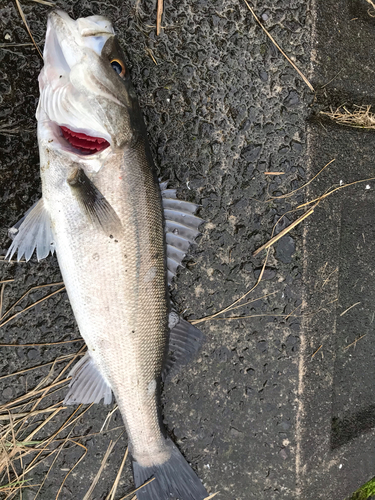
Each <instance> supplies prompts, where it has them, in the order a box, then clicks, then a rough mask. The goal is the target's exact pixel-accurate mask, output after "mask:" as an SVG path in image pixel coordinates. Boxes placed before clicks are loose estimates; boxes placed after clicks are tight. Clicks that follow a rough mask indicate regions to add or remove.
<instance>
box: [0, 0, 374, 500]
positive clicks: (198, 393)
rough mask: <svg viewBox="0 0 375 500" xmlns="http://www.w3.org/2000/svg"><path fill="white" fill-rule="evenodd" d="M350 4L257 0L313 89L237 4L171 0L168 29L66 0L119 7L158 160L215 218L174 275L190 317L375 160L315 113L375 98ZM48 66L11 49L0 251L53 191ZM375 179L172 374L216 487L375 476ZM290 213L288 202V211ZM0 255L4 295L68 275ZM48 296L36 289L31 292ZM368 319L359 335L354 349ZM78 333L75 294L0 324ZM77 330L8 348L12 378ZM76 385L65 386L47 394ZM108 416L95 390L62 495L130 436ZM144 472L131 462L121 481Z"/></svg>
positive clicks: (50, 484)
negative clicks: (42, 143)
mask: <svg viewBox="0 0 375 500" xmlns="http://www.w3.org/2000/svg"><path fill="white" fill-rule="evenodd" d="M353 5H354V2H341V3H337V2H336V3H335V2H333V0H329V1H326V2H321V1H320V0H317V1H316V2H311V3H310V4H309V3H305V2H299V1H297V0H290V1H289V2H285V1H279V2H272V3H269V4H264V3H262V2H254V3H253V6H254V8H255V10H256V12H257V14H258V15H259V16H260V18H261V19H262V21H263V23H264V26H265V27H266V28H267V29H268V30H269V31H270V32H271V33H272V35H273V36H274V37H275V39H277V41H278V42H279V43H280V45H281V46H282V47H283V49H284V50H285V52H286V53H287V54H289V55H290V56H291V57H292V59H293V60H294V61H295V62H296V63H297V64H298V66H299V67H300V68H301V70H302V71H303V72H304V73H305V74H306V75H307V76H308V77H309V78H311V79H312V83H313V84H314V86H315V88H316V89H317V93H316V95H315V96H313V95H312V93H311V92H310V91H309V89H308V88H307V86H306V85H305V84H304V83H303V82H302V81H301V79H300V78H299V77H298V75H297V74H296V72H295V71H294V69H293V68H292V67H291V66H290V65H289V64H288V63H287V62H286V60H285V59H284V58H283V57H282V56H281V55H280V53H279V52H278V51H277V50H276V49H275V47H274V46H273V45H272V44H271V43H270V42H269V40H268V39H267V38H266V36H265V35H264V33H263V32H262V31H261V29H260V28H259V26H257V25H256V23H255V22H254V20H253V18H252V16H251V14H250V12H249V11H248V10H247V9H246V6H245V5H244V4H242V3H228V2H225V1H216V2H206V1H200V2H196V3H189V2H186V1H185V0H183V1H180V2H173V3H171V4H169V3H167V2H165V14H164V18H163V23H162V24H163V26H165V29H163V31H162V33H161V36H160V37H156V34H155V29H154V27H150V26H151V25H154V24H155V12H156V6H155V5H154V3H152V2H150V3H149V2H145V1H141V2H139V1H132V2H126V3H123V2H120V1H118V0H116V1H114V2H112V3H111V4H110V5H106V6H105V5H104V4H99V3H96V2H86V3H83V4H79V3H74V2H71V1H64V2H59V6H61V7H62V8H64V9H66V10H67V11H68V12H69V13H70V15H72V16H74V17H79V16H86V15H90V14H93V13H95V14H96V13H98V14H99V13H100V14H105V15H107V16H108V17H110V18H111V19H112V21H113V22H114V24H115V27H116V30H117V33H118V35H119V38H120V41H121V44H122V46H123V47H124V48H125V49H126V52H127V56H128V58H129V65H130V67H131V72H132V78H133V82H134V84H135V87H136V89H137V92H138V95H139V99H140V103H141V106H142V108H143V110H144V115H145V120H146V125H147V128H148V132H149V137H150V142H151V147H152V151H153V154H154V158H155V160H156V163H157V165H158V168H159V172H160V175H161V176H162V177H163V178H164V179H170V180H171V184H172V185H173V186H174V187H178V188H180V196H181V198H186V199H188V200H190V201H194V202H197V203H200V204H201V205H202V208H201V210H200V213H199V214H200V216H201V217H202V218H204V219H205V220H206V221H207V223H206V225H205V226H204V228H203V231H202V233H203V234H202V236H201V237H200V238H199V239H198V242H197V245H196V246H195V247H194V249H193V251H192V255H191V257H190V258H189V259H188V260H187V262H186V269H185V270H181V271H180V273H179V276H178V279H177V280H176V284H175V286H174V289H173V291H172V298H173V300H174V302H175V304H176V306H177V308H178V309H179V310H180V311H184V315H185V317H186V318H188V319H190V320H192V319H197V318H202V317H205V316H207V315H210V314H213V313H215V312H216V311H219V310H221V309H222V308H223V307H225V306H227V305H229V304H231V303H232V302H233V301H234V300H236V299H238V298H239V297H241V296H242V295H243V294H244V293H245V292H246V291H248V290H249V289H250V288H251V287H252V286H253V285H254V284H255V282H256V279H257V277H258V276H259V271H260V268H261V266H262V264H263V262H264V259H265V253H262V254H260V255H259V256H257V257H253V255H252V254H253V252H254V251H255V250H256V249H257V248H258V247H259V246H261V245H262V244H263V243H265V242H266V241H267V240H268V239H269V238H270V236H271V232H272V228H273V225H274V223H275V222H276V221H277V219H278V218H279V217H280V216H282V215H283V214H284V213H285V212H287V211H288V210H290V209H291V208H292V207H294V206H295V205H296V204H297V203H298V202H302V201H303V200H304V199H305V198H306V199H310V198H312V197H315V196H318V195H320V194H322V193H323V192H324V191H325V190H326V189H327V188H328V187H330V186H331V185H332V184H336V183H339V182H340V180H342V181H343V182H349V181H353V180H356V179H359V178H366V177H371V176H372V175H373V159H374V153H373V146H372V144H373V133H370V132H363V131H352V130H349V129H343V128H339V127H337V126H332V124H330V123H327V122H326V121H322V120H321V118H319V115H318V113H319V111H320V110H327V109H328V108H329V106H330V105H332V106H336V105H339V104H342V103H343V102H342V99H344V100H345V101H347V102H349V103H359V104H361V103H362V102H363V103H366V104H367V103H369V104H371V102H372V101H371V98H372V97H371V96H375V92H374V85H375V84H374V81H375V79H374V75H373V69H372V67H373V65H372V60H371V55H372V50H371V47H372V46H373V42H374V37H375V25H374V20H373V19H371V18H369V16H368V15H367V7H366V6H367V4H366V2H365V0H363V2H358V5H357V7H356V6H353ZM365 7H366V8H365ZM24 10H25V14H26V16H27V19H28V21H29V24H30V28H31V30H32V31H33V33H34V36H35V38H36V40H37V41H41V40H43V37H44V32H45V24H46V20H45V15H46V12H47V11H48V9H47V8H45V7H44V6H42V5H40V4H34V3H30V4H26V3H25V5H24ZM353 18H356V19H355V20H352V19H353ZM0 19H1V20H0V26H1V31H0V33H1V35H2V43H3V42H4V43H5V42H6V43H28V42H29V37H28V35H27V32H26V30H25V28H24V26H23V24H22V22H21V20H20V18H19V14H18V12H17V9H16V7H15V5H13V4H9V5H7V6H0ZM150 51H151V52H152V55H153V57H154V58H155V60H156V61H157V65H156V64H155V63H154V62H153V60H152V58H151V56H150ZM41 64H42V63H41V60H40V59H39V57H38V55H37V54H36V52H35V50H34V49H32V48H31V47H29V46H22V47H10V46H9V47H6V50H4V49H0V89H1V94H2V105H1V108H0V119H1V121H2V124H7V125H11V126H12V127H16V126H17V127H20V129H19V131H18V132H17V133H15V134H12V135H9V134H5V135H0V144H1V147H2V155H1V158H0V204H1V205H0V228H1V229H0V248H1V249H2V251H3V254H4V253H5V249H6V248H7V246H8V244H9V240H8V238H7V228H8V227H9V225H11V224H13V223H14V222H16V221H17V220H18V219H19V218H20V217H21V216H22V214H23V213H24V212H25V211H26V210H27V209H28V208H29V206H30V205H31V204H32V203H33V202H34V201H35V200H36V199H37V198H38V197H39V196H40V180H39V173H38V150H37V143H36V133H35V120H34V112H35V107H36V103H37V97H38V88H37V75H38V72H39V70H40V68H41ZM338 73H339V74H338ZM337 74H338V75H337ZM334 77H335V78H334ZM332 78H334V80H333V81H332V82H331V83H330V84H329V85H327V86H325V87H324V88H323V89H322V86H323V85H325V84H326V83H327V82H329V81H330V80H331V79H332ZM359 97H360V99H361V100H360V102H358V98H359ZM8 128H9V127H8ZM332 158H336V161H335V163H334V164H332V166H331V167H329V169H328V170H327V171H325V173H324V174H323V175H322V176H321V177H320V178H319V179H318V180H317V181H316V182H314V183H313V184H311V185H310V187H309V189H308V192H307V193H306V192H304V191H301V192H300V193H297V194H296V195H295V196H294V197H293V198H286V199H281V200H270V197H271V196H279V195H281V194H285V193H287V192H289V191H291V190H293V189H296V188H297V187H300V186H302V185H303V184H304V183H305V182H306V181H307V180H308V179H310V178H311V177H312V176H313V175H314V174H316V173H317V172H318V171H319V170H320V169H321V168H322V167H323V166H324V165H325V164H326V163H327V162H328V161H329V160H331V159H332ZM267 171H280V172H284V175H281V176H269V175H265V172H267ZM368 184H369V186H370V189H366V185H365V184H360V185H357V186H355V187H353V188H350V189H349V188H348V189H346V190H342V191H341V192H340V193H338V194H336V195H333V197H331V198H329V199H328V200H327V201H326V202H324V204H323V203H322V205H321V207H319V208H318V209H317V210H316V212H315V213H314V214H313V215H312V216H310V217H309V218H308V219H307V220H306V222H305V223H303V225H301V226H298V227H297V228H296V229H294V230H292V231H291V232H290V233H289V234H288V235H287V236H285V237H284V238H282V239H281V240H280V241H279V242H278V243H277V244H276V245H275V246H274V248H273V249H272V250H271V252H270V255H269V259H268V262H267V269H266V273H265V276H264V280H263V281H262V282H261V284H260V285H259V286H258V287H257V289H256V290H254V291H253V292H252V293H251V294H250V295H249V296H248V299H249V300H251V301H252V302H251V303H249V304H248V305H246V306H244V307H243V308H241V309H236V310H235V311H233V313H232V314H233V315H234V314H235V315H236V316H246V317H244V318H241V319H236V320H230V321H228V320H212V321H207V322H204V323H202V324H201V327H202V330H203V331H204V333H205V335H206V337H207V341H206V343H205V344H204V346H203V349H202V351H201V352H200V354H199V356H198V357H197V358H196V359H195V360H194V362H193V363H191V364H190V365H189V366H188V367H187V368H186V369H185V370H184V371H182V372H181V373H179V374H178V375H177V376H175V377H174V378H173V380H172V381H170V382H169V383H168V384H167V385H166V386H165V388H164V392H163V398H162V399H163V414H164V418H165V423H166V425H167V428H168V431H169V432H170V434H171V436H172V437H173V438H174V440H175V442H176V443H177V444H178V445H179V447H180V449H181V450H182V452H183V453H184V455H185V456H186V458H187V459H188V460H189V462H191V463H192V465H193V467H194V469H195V470H196V471H197V473H198V475H199V477H200V478H201V479H202V480H203V481H204V483H205V485H206V487H207V488H208V490H209V491H210V492H214V491H218V490H220V492H221V493H220V495H218V497H217V498H222V499H228V500H229V499H232V500H234V499H236V500H245V499H246V500H247V499H252V498H254V499H262V498H267V499H288V500H290V499H293V498H296V499H297V498H300V499H302V500H315V499H317V498H324V499H326V498H329V499H332V500H336V499H337V500H343V499H344V498H345V497H346V496H348V495H349V494H350V493H351V492H352V491H354V490H355V489H356V488H357V487H358V486H360V484H362V483H363V482H364V481H366V480H368V479H369V478H370V477H371V476H372V475H373V474H374V472H375V463H374V453H373V452H374V447H375V441H374V432H373V430H372V429H373V427H374V425H373V421H374V419H375V416H374V415H375V412H374V405H375V403H374V400H375V398H374V397H373V396H374V389H373V387H374V384H373V380H374V376H375V373H374V372H375V369H374V368H373V362H372V361H373V357H374V356H373V354H374V348H373V347H372V345H373V343H372V336H373V327H372V325H373V324H374V323H373V308H372V306H371V304H372V302H373V301H372V297H373V295H374V294H373V286H372V275H373V271H372V270H371V269H372V255H373V252H372V250H373V248H374V245H375V244H374V241H375V238H374V237H375V234H374V230H373V229H372V225H371V222H372V215H371V214H372V213H374V212H373V209H374V208H375V207H374V204H375V201H374V194H373V193H374V189H375V184H374V183H373V182H368ZM305 195H306V196H305ZM295 218H296V215H295V214H288V215H287V219H286V220H284V222H283V224H285V223H289V222H291V221H292V220H294V219H295ZM280 226H281V225H279V227H278V230H280V229H281V227H280ZM0 270H1V275H0V276H1V279H11V278H12V279H14V280H15V281H14V282H13V283H12V284H10V285H7V287H6V289H5V295H4V310H6V309H7V307H9V305H10V304H12V303H13V302H14V300H15V299H16V298H18V297H20V296H21V295H22V293H23V292H24V291H25V290H27V289H28V288H30V287H32V286H35V285H37V284H42V283H50V282H56V281H59V279H60V273H59V270H58V266H57V262H56V259H55V258H51V257H50V258H48V259H46V260H45V261H42V262H40V263H37V262H36V260H35V259H33V260H32V261H30V262H29V263H27V264H25V263H21V264H8V263H1V262H0ZM264 295H268V296H267V297H266V298H262V299H258V300H254V299H257V298H259V297H263V296H264ZM41 296H42V292H40V291H37V292H34V293H33V294H32V296H31V297H30V298H29V299H28V302H26V303H24V304H23V306H24V305H27V304H28V303H31V302H33V301H35V300H36V299H38V298H39V297H41ZM356 302H360V304H358V305H357V306H355V307H353V310H351V311H348V312H347V313H346V314H345V315H344V316H340V314H341V313H342V312H344V311H345V310H346V309H347V308H348V307H350V306H351V305H352V304H354V303H356ZM296 308H297V309H296ZM289 314H291V315H290V316H288V315H289ZM229 315H230V314H227V316H229ZM364 333H366V336H365V337H364V338H363V339H361V340H360V341H358V343H357V345H356V347H355V348H354V347H351V348H349V349H345V346H347V345H348V344H350V343H351V342H353V341H354V340H355V339H357V338H358V337H360V336H361V335H363V334H364ZM78 336H79V333H78V330H77V327H76V325H75V321H74V318H73V315H72V312H71V309H70V305H69V303H68V300H67V297H66V295H65V294H64V293H60V294H58V295H56V296H54V297H52V298H51V299H49V300H48V301H46V302H43V303H42V304H40V306H38V307H36V308H34V309H32V310H30V311H29V312H28V313H27V314H24V315H21V316H19V317H18V318H16V319H15V320H14V321H12V322H10V323H8V324H7V325H6V327H3V328H2V329H0V337H1V342H3V343H20V344H21V343H30V342H54V341H59V340H69V339H74V338H77V337H78ZM320 345H321V346H322V347H321V348H320V350H319V352H317V353H316V355H315V356H314V357H312V354H313V353H314V352H315V351H316V350H317V349H318V348H319V346H320ZM80 346H81V344H78V343H77V344H65V345H63V346H61V345H60V346H56V347H53V346H49V347H43V348H35V347H30V348H22V347H18V348H14V347H12V348H5V347H2V348H1V350H2V352H1V357H0V377H1V376H4V375H8V374H10V373H14V372H17V371H19V370H22V369H25V368H29V367H32V366H37V365H41V364H43V363H46V362H49V361H52V360H54V359H55V358H56V357H57V356H61V355H65V354H69V353H72V352H76V351H77V350H78V349H79V347H80ZM62 366H63V365H62V364H59V365H58V367H62ZM48 369H49V368H48V367H46V368H40V369H36V370H33V371H30V372H28V373H27V374H24V375H20V376H16V377H10V378H6V379H3V380H1V379H0V384H1V386H0V396H1V401H2V402H5V401H9V400H11V399H14V398H16V397H17V396H19V395H21V394H23V393H24V392H25V390H26V388H31V387H34V386H35V385H36V384H37V383H38V382H39V381H40V380H41V379H42V378H43V377H44V376H46V375H47V373H48ZM62 397H63V391H60V392H58V393H56V394H54V395H52V396H51V401H52V400H53V401H59V400H61V399H62ZM71 412H72V409H66V410H63V411H61V412H60V413H59V414H58V415H57V416H56V418H55V419H54V421H53V422H51V423H50V424H49V427H47V428H46V429H44V431H43V432H45V434H46V435H47V434H48V433H51V432H53V431H55V430H56V429H58V428H59V425H61V423H62V422H63V421H65V420H66V418H67V417H68V415H70V414H71ZM108 412H109V409H108V408H106V407H104V406H102V405H96V406H94V407H92V408H91V409H90V410H89V411H88V412H87V413H85V414H84V416H82V417H81V418H80V419H79V421H78V422H77V425H76V426H75V428H74V431H73V434H72V435H73V436H82V435H83V436H85V435H87V434H90V436H88V437H86V438H81V442H82V443H83V444H85V446H87V448H88V452H87V454H86V456H85V458H84V459H83V460H82V461H81V462H80V463H79V465H78V466H77V467H76V469H75V470H74V471H73V473H72V474H71V475H70V476H69V477H68V479H67V480H66V482H65V485H64V486H63V488H62V491H61V494H60V497H59V498H60V500H65V499H72V498H74V499H80V498H83V496H84V494H85V492H86V491H87V487H88V483H89V482H90V481H92V479H93V477H94V476H95V474H96V472H97V470H98V468H99V466H100V463H101V460H102V458H103V455H104V453H105V450H106V449H107V447H108V445H109V442H110V440H111V439H116V438H117V437H118V436H119V435H120V434H121V433H122V431H123V429H122V428H121V427H122V421H121V417H120V415H119V414H118V413H117V412H116V413H115V414H114V415H113V416H112V419H111V421H110V424H109V430H108V431H106V432H102V433H101V434H95V433H98V432H99V430H100V429H101V427H102V424H103V422H104V420H105V418H106V416H107V414H108ZM113 429H114V430H113ZM93 434H95V435H93ZM62 437H65V436H64V435H63V436H62ZM125 446H126V436H125V435H121V437H120V440H119V442H118V444H117V445H116V447H115V448H114V451H113V452H112V454H111V456H110V458H109V461H108V466H107V467H106V469H105V470H104V472H103V474H102V477H101V480H100V482H99V483H98V486H97V487H96V489H95V491H94V494H93V496H92V498H93V499H102V498H106V495H107V494H108V492H109V489H110V487H111V485H112V482H113V480H114V478H115V476H116V472H117V470H118V467H119V466H120V463H121V460H122V457H123V453H124V449H125ZM81 454H82V450H81V449H79V447H71V448H69V449H68V450H66V451H63V452H62V453H61V455H60V456H59V458H58V460H57V462H56V464H55V465H54V467H53V468H52V470H51V472H50V474H49V477H48V479H47V481H46V483H45V486H44V487H43V488H42V490H41V492H40V494H39V498H40V500H47V499H48V500H50V498H54V497H55V495H56V493H57V490H58V489H59V486H60V484H61V482H62V480H63V478H64V476H65V474H66V471H65V470H68V469H69V468H70V467H72V466H73V465H74V464H75V462H76V461H77V459H78V458H79V457H80V456H81ZM50 465H51V459H48V460H47V461H46V462H45V464H43V465H41V466H39V467H38V468H37V469H35V470H34V472H33V482H35V483H40V482H41V481H42V480H43V477H44V474H45V471H46V469H47V468H48V467H49V466H50ZM131 487H132V477H131V471H130V466H129V464H127V465H126V466H125V468H124V471H123V474H122V478H121V481H120V485H119V489H118V495H117V497H118V498H121V496H122V495H124V494H125V493H126V492H127V491H129V490H130V489H131ZM34 495H35V493H31V491H26V492H25V493H24V495H23V498H24V499H32V498H34Z"/></svg>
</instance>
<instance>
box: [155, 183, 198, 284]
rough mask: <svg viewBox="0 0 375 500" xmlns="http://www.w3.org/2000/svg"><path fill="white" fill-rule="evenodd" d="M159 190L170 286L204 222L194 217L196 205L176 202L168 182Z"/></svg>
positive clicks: (173, 190) (174, 192)
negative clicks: (162, 210)
mask: <svg viewBox="0 0 375 500" xmlns="http://www.w3.org/2000/svg"><path fill="white" fill-rule="evenodd" d="M160 190H161V196H162V201H163V209H164V219H165V232H166V241H167V268H168V283H169V284H171V283H172V279H173V277H174V276H175V274H176V271H177V268H178V267H179V266H181V262H182V260H183V259H184V257H185V256H186V252H187V251H188V249H189V247H190V245H191V244H192V243H193V242H194V240H195V238H196V237H197V236H198V234H200V233H199V230H198V228H199V226H200V225H201V224H202V223H203V222H204V221H203V220H202V219H200V218H199V217H196V216H195V215H194V214H195V212H196V211H197V209H198V205H196V204H195V203H190V202H189V201H183V200H178V199H177V197H176V190H175V189H168V181H164V182H160Z"/></svg>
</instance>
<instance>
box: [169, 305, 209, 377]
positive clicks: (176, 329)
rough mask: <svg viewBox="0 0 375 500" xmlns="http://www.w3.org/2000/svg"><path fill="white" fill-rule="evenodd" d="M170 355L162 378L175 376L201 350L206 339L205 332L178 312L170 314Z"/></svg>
mask: <svg viewBox="0 0 375 500" xmlns="http://www.w3.org/2000/svg"><path fill="white" fill-rule="evenodd" d="M169 328H170V330H169V344H168V356H167V359H166V361H165V365H164V370H163V373H162V379H163V380H165V378H166V377H167V376H173V375H175V374H176V373H178V371H179V370H180V368H181V367H182V366H184V365H186V364H187V363H188V362H189V361H190V360H191V359H192V358H193V357H194V355H195V354H196V353H197V352H198V351H199V349H200V348H201V346H202V343H203V341H204V335H203V333H202V332H201V331H200V330H198V328H196V327H195V326H193V325H192V324H191V323H189V322H188V321H186V320H184V319H183V318H181V317H180V316H179V315H178V314H177V313H176V312H171V313H170V314H169Z"/></svg>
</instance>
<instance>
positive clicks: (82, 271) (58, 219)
mask: <svg viewBox="0 0 375 500" xmlns="http://www.w3.org/2000/svg"><path fill="white" fill-rule="evenodd" d="M39 86H40V99H39V105H38V109H37V113H36V117H37V120H38V141H39V150H40V172H41V179H42V192H43V197H42V199H41V200H40V201H39V202H37V203H36V204H35V205H34V206H33V207H32V208H31V209H30V210H29V212H27V214H26V216H25V217H24V218H23V219H22V220H21V221H20V222H19V223H18V224H17V225H16V226H15V227H14V228H12V230H11V232H12V236H13V237H14V239H13V243H12V245H11V247H10V249H9V251H8V254H7V256H8V257H9V258H11V257H12V255H13V254H14V253H15V252H17V257H18V259H20V258H21V257H22V256H23V255H24V256H25V258H26V259H27V260H28V259H30V257H31V255H32V254H33V252H34V250H36V254H37V258H38V260H39V259H42V258H45V257H46V256H47V255H48V254H49V253H50V252H52V253H53V252H54V251H56V254H57V258H58V262H59V266H60V269H61V273H62V276H63V279H64V283H65V286H66V290H67V293H68V296H69V299H70V303H71V305H72V308H73V312H74V315H75V318H76V320H77V323H78V326H79V329H80V332H81V334H82V337H83V338H84V339H85V341H86V344H87V347H88V352H87V354H86V355H85V356H84V358H83V359H82V360H80V361H79V362H78V364H77V365H76V366H75V367H74V368H73V370H72V372H71V376H72V381H71V384H70V389H69V393H68V395H67V397H66V399H65V402H66V403H67V404H75V403H91V402H95V403H97V402H99V401H100V400H101V399H104V403H105V404H108V403H110V402H111V400H112V393H113V394H114V396H115V398H116V401H117V404H118V406H119V408H120V411H121V415H122V417H123V420H124V423H125V426H126V429H127V433H128V437H129V442H130V451H131V455H132V460H133V472H134V480H135V485H136V486H137V487H138V486H140V485H142V484H143V483H144V482H145V481H146V480H148V479H150V478H151V477H154V478H155V480H154V481H152V482H151V483H150V484H149V485H147V486H145V487H144V488H142V489H141V490H140V491H139V492H138V493H137V496H138V498H139V499H140V500H151V499H152V500H167V499H168V500H170V499H173V498H175V499H177V498H178V499H180V500H202V499H203V498H205V497H206V496H207V492H206V490H205V488H204V487H203V486H202V483H201V481H200V480H199V479H198V477H197V476H196V475H195V473H194V472H193V470H192V469H191V468H190V467H189V465H188V464H187V462H186V461H185V459H184V458H183V456H182V455H181V453H180V452H179V451H178V449H177V448H176V446H175V445H174V444H173V442H172V441H171V440H170V439H169V438H168V437H167V435H166V432H165V429H164V428H163V426H162V424H161V415H160V408H159V402H158V400H159V395H160V381H161V378H162V376H163V373H165V372H166V370H168V369H175V367H176V366H177V364H178V363H179V362H180V363H185V362H186V360H187V359H188V358H189V357H191V355H192V354H193V353H194V351H196V350H197V348H198V347H199V343H200V340H201V337H202V335H201V332H200V331H199V330H197V329H196V328H194V327H193V326H192V325H190V324H189V323H187V322H186V321H184V320H183V319H182V318H180V317H179V316H178V315H177V314H176V313H175V312H173V311H172V310H171V306H170V303H169V297H168V282H170V281H171V279H172V277H173V276H174V274H175V272H176V269H177V267H178V265H179V264H180V263H181V260H182V259H183V257H184V256H185V254H186V251H187V249H188V247H189V245H190V243H191V242H192V241H193V240H194V238H195V237H196V236H197V234H198V227H199V225H200V224H201V222H202V220H201V219H200V218H198V217H196V216H195V215H194V213H195V211H196V209H197V206H196V205H194V204H192V203H189V202H184V201H179V200H177V198H176V191H175V190H172V189H168V188H167V184H166V183H162V184H160V186H159V181H158V179H157V177H156V174H155V169H154V165H153V160H152V158H151V154H150V148H149V145H148V142H147V134H146V130H145V125H144V121H143V118H142V113H141V111H140V108H139V105H138V101H137V97H136V94H135V91H134V88H133V86H132V84H131V80H130V77H129V73H128V70H127V68H126V66H125V63H124V56H123V54H122V51H121V49H120V47H119V44H118V42H117V40H116V37H115V34H114V30H113V27H112V24H111V23H110V21H109V20H108V19H106V18H104V17H102V16H91V17H87V18H80V19H77V20H76V21H74V20H73V19H71V18H70V17H69V16H68V14H66V13H65V12H63V11H54V12H52V13H51V14H50V15H49V18H48V25H47V34H46V43H45V48H44V67H43V69H42V71H41V73H40V76H39ZM170 351H172V353H171V352H170ZM168 352H169V357H168V356H167V353H168ZM163 370H164V372H163Z"/></svg>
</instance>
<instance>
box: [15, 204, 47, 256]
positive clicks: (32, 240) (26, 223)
mask: <svg viewBox="0 0 375 500" xmlns="http://www.w3.org/2000/svg"><path fill="white" fill-rule="evenodd" d="M9 236H10V237H11V238H13V242H12V244H11V246H10V247H9V249H8V252H7V254H6V256H5V258H6V259H9V260H11V258H12V257H13V255H14V254H15V252H16V251H17V260H18V261H19V260H20V259H21V258H22V257H23V256H25V259H26V261H28V260H29V259H30V258H31V256H32V254H33V252H34V250H36V256H37V259H38V260H41V259H44V258H45V257H47V255H48V254H49V253H50V252H51V253H52V254H53V252H54V249H55V247H54V242H53V235H52V229H51V221H50V217H49V214H48V212H47V210H46V209H45V206H44V203H43V199H41V200H39V201H38V202H37V203H34V205H33V206H32V207H31V208H30V209H29V210H28V211H27V212H26V214H25V215H24V217H22V219H21V220H19V221H18V222H17V224H15V225H14V226H13V227H12V228H11V229H9Z"/></svg>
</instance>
